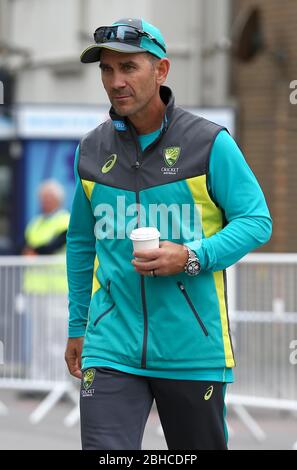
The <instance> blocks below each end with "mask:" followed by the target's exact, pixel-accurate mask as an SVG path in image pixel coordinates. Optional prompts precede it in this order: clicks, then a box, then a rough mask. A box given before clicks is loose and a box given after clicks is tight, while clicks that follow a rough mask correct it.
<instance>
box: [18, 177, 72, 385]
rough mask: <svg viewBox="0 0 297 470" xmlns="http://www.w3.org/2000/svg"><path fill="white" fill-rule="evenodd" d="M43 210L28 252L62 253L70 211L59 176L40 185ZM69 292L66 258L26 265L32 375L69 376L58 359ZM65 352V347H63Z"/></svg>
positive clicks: (28, 233)
mask: <svg viewBox="0 0 297 470" xmlns="http://www.w3.org/2000/svg"><path fill="white" fill-rule="evenodd" d="M38 201H39V205H40V213H39V214H38V215H36V216H35V217H34V218H33V219H32V220H31V221H30V222H29V223H28V225H27V227H26V230H25V241H26V245H25V248H24V249H23V254H24V255H26V256H31V257H32V256H38V255H58V254H63V253H65V250H66V232H67V228H68V224H69V217H70V214H69V212H68V211H67V210H66V209H64V208H63V204H64V190H63V187H62V186H61V184H60V183H58V181H56V180H45V181H43V182H42V183H41V185H40V186H39V188H38ZM66 293H67V282H66V266H65V262H63V263H61V264H55V265H43V266H40V264H37V265H36V264H35V265H34V263H33V265H30V263H28V267H26V269H25V271H24V276H23V292H22V294H20V297H19V298H18V302H19V303H20V304H21V305H22V302H20V300H21V299H22V298H23V295H25V298H24V300H25V306H26V311H25V312H22V311H21V313H23V314H24V313H25V316H23V321H24V318H26V320H25V322H26V328H25V329H24V331H25V332H26V333H27V337H26V340H25V341H24V344H25V347H26V348H27V351H26V354H25V356H29V361H28V362H29V364H30V377H31V378H34V379H37V380H41V379H44V380H58V379H60V380H61V379H63V377H64V376H65V369H66V368H65V367H63V365H62V364H61V362H59V361H58V357H60V356H61V344H63V342H64V341H65V337H67V336H66V332H65V331H64V329H63V328H61V327H62V326H63V319H64V317H65V297H66ZM62 354H63V351H62Z"/></svg>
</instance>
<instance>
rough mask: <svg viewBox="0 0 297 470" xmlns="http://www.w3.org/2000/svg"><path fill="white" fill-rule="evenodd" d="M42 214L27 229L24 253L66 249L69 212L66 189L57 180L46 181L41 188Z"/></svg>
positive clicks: (47, 252) (36, 253)
mask: <svg viewBox="0 0 297 470" xmlns="http://www.w3.org/2000/svg"><path fill="white" fill-rule="evenodd" d="M38 198H39V204H40V210H41V212H40V214H38V215H37V216H36V217H34V218H33V219H32V220H31V221H30V222H29V223H28V225H27V227H26V230H25V241H26V246H25V248H24V250H23V254H24V255H52V254H57V253H61V252H64V251H65V248H66V233H67V228H68V223H69V212H68V211H67V210H66V209H64V208H63V204H64V189H63V187H62V185H60V184H59V183H58V182H57V181H55V180H46V181H44V182H43V183H42V184H41V185H40V188H39V191H38Z"/></svg>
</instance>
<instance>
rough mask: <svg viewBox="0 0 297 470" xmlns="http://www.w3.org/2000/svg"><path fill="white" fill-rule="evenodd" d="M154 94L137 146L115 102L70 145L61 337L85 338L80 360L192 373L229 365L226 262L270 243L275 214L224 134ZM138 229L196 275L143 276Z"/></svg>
mask: <svg viewBox="0 0 297 470" xmlns="http://www.w3.org/2000/svg"><path fill="white" fill-rule="evenodd" d="M160 93H161V98H162V100H163V101H164V103H165V104H166V115H165V119H164V122H163V126H162V129H161V132H160V133H159V136H158V137H157V138H156V139H155V140H154V142H152V143H151V144H150V145H149V146H148V147H146V148H145V150H142V146H141V140H140V139H139V136H137V134H136V132H135V129H134V128H133V126H132V125H131V124H130V123H129V121H128V120H126V119H124V118H122V117H119V116H117V115H116V114H115V113H114V111H113V109H111V111H110V116H111V119H109V120H107V121H106V122H104V123H103V124H101V125H100V126H98V127H97V128H96V129H94V130H93V131H91V132H90V133H89V134H87V135H86V136H85V137H84V138H83V139H82V140H81V142H80V144H79V147H78V149H77V152H76V160H75V173H76V190H75V195H74V200H73V207H72V213H71V218H70V224H69V229H68V233H67V272H68V285H69V337H79V336H84V337H85V339H84V347H83V354H82V367H83V368H87V367H95V366H104V365H108V366H110V367H115V368H117V369H119V370H123V371H126V372H133V373H138V374H140V375H151V376H159V377H169V378H170V377H171V378H187V377H188V378H192V377H194V375H195V371H198V370H211V369H213V370H225V369H226V368H227V369H230V368H232V367H233V366H234V365H235V362H234V354H233V349H232V343H231V336H230V327H229V320H228V309H227V285H226V275H225V269H226V268H227V267H228V266H230V265H232V264H234V263H235V262H236V261H238V260H239V259H240V258H241V257H242V256H244V255H245V254H246V253H248V252H249V251H251V250H253V249H255V248H257V247H258V246H260V245H261V244H263V243H265V242H267V241H268V240H269V238H270V236H271V228H272V221H271V217H270V214H269V210H268V208H267V205H266V202H265V198H264V195H263V192H262V190H261V188H260V186H259V184H258V182H257V180H256V178H255V176H254V175H253V173H252V171H251V169H250V168H249V166H248V165H247V163H246V161H245V159H244V157H243V155H242V153H241V151H240V150H239V148H238V146H237V145H236V143H235V142H234V140H233V139H232V137H231V136H230V135H229V134H228V132H227V131H226V130H225V129H224V128H222V127H221V126H218V125H217V124H214V123H212V122H210V121H208V120H206V119H203V118H201V117H197V116H194V115H193V114H191V113H189V112H188V111H186V110H183V109H182V108H179V107H177V106H175V104H174V98H173V95H172V93H171V91H170V89H169V88H167V87H161V91H160ZM139 225H142V226H143V225H146V226H149V225H150V226H151V225H154V226H156V227H157V228H158V229H159V230H160V232H161V239H163V240H165V239H167V240H170V241H172V242H175V243H181V244H186V245H187V246H189V247H190V248H191V249H192V250H194V251H195V252H196V253H197V255H198V257H199V259H200V262H201V266H202V271H201V272H200V274H199V275H198V276H195V277H190V276H188V275H187V274H185V273H179V274H176V275H172V276H159V277H156V278H154V277H143V276H140V275H139V274H138V273H137V272H136V271H135V270H134V267H133V265H132V264H131V260H132V258H133V255H132V252H133V247H132V242H131V240H130V239H129V234H130V233H131V231H132V230H133V229H134V228H135V227H137V226H139Z"/></svg>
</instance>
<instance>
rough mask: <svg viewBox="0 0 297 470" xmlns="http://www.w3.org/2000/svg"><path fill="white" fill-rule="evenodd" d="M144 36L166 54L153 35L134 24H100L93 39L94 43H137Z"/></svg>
mask: <svg viewBox="0 0 297 470" xmlns="http://www.w3.org/2000/svg"><path fill="white" fill-rule="evenodd" d="M141 37H146V38H148V39H150V40H151V41H152V42H154V43H155V44H157V46H159V47H160V48H161V49H162V50H163V51H164V52H165V54H166V49H165V47H164V46H162V44H160V43H159V42H158V41H157V39H156V38H154V36H152V35H151V34H149V33H146V32H145V31H141V30H140V29H137V28H135V27H134V26H123V25H117V26H100V28H97V29H96V31H95V33H94V40H95V42H96V44H102V43H104V42H112V41H119V42H126V43H129V44H135V45H136V46H138V45H139V38H141Z"/></svg>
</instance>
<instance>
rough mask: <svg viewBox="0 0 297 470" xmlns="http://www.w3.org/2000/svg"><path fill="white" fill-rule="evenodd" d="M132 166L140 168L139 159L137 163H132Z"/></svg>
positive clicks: (136, 168)
mask: <svg viewBox="0 0 297 470" xmlns="http://www.w3.org/2000/svg"><path fill="white" fill-rule="evenodd" d="M131 167H132V168H135V170H138V168H140V163H139V161H138V160H137V161H136V162H135V163H133V165H131Z"/></svg>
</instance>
